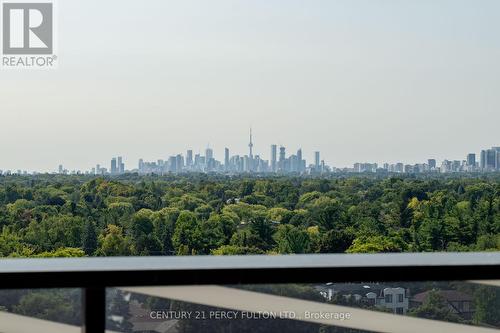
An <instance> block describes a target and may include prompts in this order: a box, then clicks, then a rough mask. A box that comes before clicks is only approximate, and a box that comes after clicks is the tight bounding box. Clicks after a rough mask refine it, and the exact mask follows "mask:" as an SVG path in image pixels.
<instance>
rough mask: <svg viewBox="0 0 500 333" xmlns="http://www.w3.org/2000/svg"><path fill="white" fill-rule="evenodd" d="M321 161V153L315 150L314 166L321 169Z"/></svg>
mask: <svg viewBox="0 0 500 333" xmlns="http://www.w3.org/2000/svg"><path fill="white" fill-rule="evenodd" d="M319 163H320V154H319V151H315V152H314V167H315V168H316V170H319Z"/></svg>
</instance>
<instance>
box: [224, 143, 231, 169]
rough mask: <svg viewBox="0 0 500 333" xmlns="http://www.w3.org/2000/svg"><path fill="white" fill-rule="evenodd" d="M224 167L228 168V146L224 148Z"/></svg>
mask: <svg viewBox="0 0 500 333" xmlns="http://www.w3.org/2000/svg"><path fill="white" fill-rule="evenodd" d="M224 168H225V169H226V171H229V170H230V167H229V148H225V149H224Z"/></svg>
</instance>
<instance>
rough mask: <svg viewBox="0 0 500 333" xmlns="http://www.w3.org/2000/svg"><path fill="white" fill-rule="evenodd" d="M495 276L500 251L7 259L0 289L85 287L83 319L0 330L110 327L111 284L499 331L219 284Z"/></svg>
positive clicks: (231, 305)
mask: <svg viewBox="0 0 500 333" xmlns="http://www.w3.org/2000/svg"><path fill="white" fill-rule="evenodd" d="M497 280H500V253H420V254H359V255H348V254H330V255H290V256H222V257H219V256H193V257H127V258H77V259H65V258H61V259H3V260H0V289H37V288H81V289H82V312H83V313H82V318H83V319H82V327H81V328H79V327H75V326H69V325H64V324H57V323H51V322H47V321H42V320H38V319H31V318H25V317H21V316H19V315H15V314H11V313H5V312H0V332H5V333H11V332H35V331H36V332H54V333H56V332H78V331H81V332H83V333H99V332H105V330H106V288H120V289H122V290H124V291H127V292H133V293H138V294H143V295H149V296H154V297H159V298H165V299H175V300H180V301H184V302H190V303H195V304H201V305H206V306H214V307H218V308H224V309H234V310H238V311H248V312H254V313H255V312H259V311H260V310H262V309H263V308H264V309H266V310H272V311H276V312H280V311H281V312H284V311H293V312H295V313H299V312H303V311H306V310H307V311H319V312H325V313H340V312H345V311H349V312H350V313H351V314H352V319H351V320H348V321H341V322H339V321H332V320H331V319H325V318H307V319H304V318H300V319H298V320H304V321H307V322H311V323H316V324H324V325H333V326H340V327H345V328H353V329H360V330H369V331H376V332H416V331H419V332H423V331H425V332H426V333H431V332H439V333H444V332H464V333H465V332H484V333H486V332H498V331H499V330H497V329H494V328H487V327H478V326H469V325H461V324H455V323H448V322H442V321H436V320H428V319H421V318H415V317H409V316H400V315H395V314H391V313H384V312H378V311H372V310H367V309H358V308H352V307H346V306H340V305H334V304H329V303H320V302H313V301H307V300H301V299H295V298H288V297H283V296H277V295H270V294H263V293H260V292H255V291H248V290H241V289H237V288H228V287H224V286H222V285H231V286H234V285H246V284H252V285H254V284H275V283H280V284H281V283H324V282H331V283H334V282H346V281H349V282H367V281H377V282H391V281H471V282H473V283H479V284H485V285H486V284H488V285H493V286H500V283H499V282H498V281H497ZM295 319H297V318H295ZM33 329H34V330H33Z"/></svg>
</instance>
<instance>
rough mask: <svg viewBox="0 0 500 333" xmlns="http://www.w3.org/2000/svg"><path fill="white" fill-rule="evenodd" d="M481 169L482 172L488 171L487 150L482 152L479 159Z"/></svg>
mask: <svg viewBox="0 0 500 333" xmlns="http://www.w3.org/2000/svg"><path fill="white" fill-rule="evenodd" d="M479 167H480V168H481V170H484V169H486V150H481V157H480V159H479Z"/></svg>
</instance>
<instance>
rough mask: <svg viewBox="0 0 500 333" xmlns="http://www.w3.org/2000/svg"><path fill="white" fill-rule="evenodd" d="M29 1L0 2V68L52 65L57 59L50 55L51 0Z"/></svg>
mask: <svg viewBox="0 0 500 333" xmlns="http://www.w3.org/2000/svg"><path fill="white" fill-rule="evenodd" d="M32 1H33V2H17V1H16V0H11V1H8V0H7V1H4V2H2V50H3V58H2V67H4V68H5V67H38V68H40V67H53V65H54V61H55V60H56V59H57V57H56V56H55V55H54V4H53V2H52V1H47V0H46V1H38V2H35V1H36V0H32ZM31 55H33V56H31ZM46 55H50V57H48V56H46Z"/></svg>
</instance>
